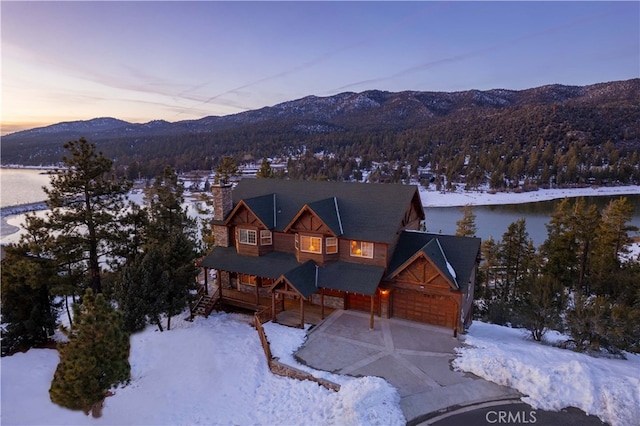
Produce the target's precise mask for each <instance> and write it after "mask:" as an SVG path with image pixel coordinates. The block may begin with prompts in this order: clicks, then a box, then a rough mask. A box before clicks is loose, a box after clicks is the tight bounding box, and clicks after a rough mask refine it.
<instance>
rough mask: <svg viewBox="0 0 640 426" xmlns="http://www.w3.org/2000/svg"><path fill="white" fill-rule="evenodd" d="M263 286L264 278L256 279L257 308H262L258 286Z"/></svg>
mask: <svg viewBox="0 0 640 426" xmlns="http://www.w3.org/2000/svg"><path fill="white" fill-rule="evenodd" d="M261 284H262V278H261V277H256V306H260V287H258V286H259V285H261Z"/></svg>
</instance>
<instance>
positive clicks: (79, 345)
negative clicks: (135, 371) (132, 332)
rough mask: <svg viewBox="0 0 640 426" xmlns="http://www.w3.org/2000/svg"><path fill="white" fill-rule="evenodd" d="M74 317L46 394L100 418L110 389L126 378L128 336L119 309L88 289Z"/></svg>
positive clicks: (127, 371)
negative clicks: (67, 340)
mask: <svg viewBox="0 0 640 426" xmlns="http://www.w3.org/2000/svg"><path fill="white" fill-rule="evenodd" d="M74 316H75V323H74V325H73V326H72V327H71V330H70V332H69V333H68V335H69V343H67V344H66V345H65V346H63V347H61V348H60V363H59V364H58V367H57V368H56V372H55V374H54V376H53V381H52V382H51V388H50V389H49V396H50V397H51V401H53V402H54V403H56V404H58V405H61V406H63V407H66V408H69V409H71V410H82V411H84V412H85V414H88V413H89V412H90V411H91V412H92V414H93V415H94V417H99V416H100V409H101V406H102V401H103V400H104V399H105V397H106V396H107V395H108V391H109V389H111V388H112V387H113V386H115V385H118V384H120V383H124V382H126V381H127V380H129V377H130V371H131V366H130V365H129V360H128V358H129V349H130V342H129V335H128V334H127V333H125V332H123V330H122V319H121V317H120V315H119V314H118V312H117V311H115V309H114V308H113V307H112V306H111V305H110V304H109V303H108V302H107V301H106V300H105V299H104V296H103V295H102V294H97V295H94V294H93V291H91V290H90V289H87V291H86V293H85V294H84V297H83V301H82V304H81V305H79V304H75V305H74Z"/></svg>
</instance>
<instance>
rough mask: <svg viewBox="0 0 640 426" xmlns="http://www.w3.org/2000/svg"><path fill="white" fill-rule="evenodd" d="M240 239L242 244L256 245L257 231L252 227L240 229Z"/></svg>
mask: <svg viewBox="0 0 640 426" xmlns="http://www.w3.org/2000/svg"><path fill="white" fill-rule="evenodd" d="M238 239H239V241H240V244H252V245H254V246H255V245H256V231H254V230H252V229H239V230H238Z"/></svg>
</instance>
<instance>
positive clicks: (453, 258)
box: [387, 231, 481, 291]
mask: <svg viewBox="0 0 640 426" xmlns="http://www.w3.org/2000/svg"><path fill="white" fill-rule="evenodd" d="M480 241H481V240H480V238H475V237H457V236H454V235H441V234H431V233H426V232H414V231H404V232H402V234H400V239H399V240H398V245H397V246H396V250H395V252H394V253H393V257H392V258H391V262H390V263H389V269H388V274H387V279H390V280H391V279H393V278H392V276H393V275H395V274H396V273H397V272H399V269H401V268H403V267H404V266H405V264H406V263H407V261H408V260H409V259H411V258H412V257H413V256H414V255H415V254H416V253H418V252H420V251H422V252H423V253H424V254H425V255H427V256H429V258H430V259H431V260H432V261H433V262H434V263H435V264H436V265H437V266H438V268H439V269H440V270H441V271H442V273H443V274H445V276H447V277H448V278H449V279H450V280H451V282H453V283H454V284H456V283H457V286H458V288H459V289H460V290H461V291H466V289H467V287H468V285H469V280H470V279H471V274H472V273H473V271H474V268H475V266H476V260H477V257H478V254H479V252H480ZM447 263H448V264H450V265H451V267H452V269H453V272H455V276H454V274H453V273H452V271H450V270H449V268H448V266H447Z"/></svg>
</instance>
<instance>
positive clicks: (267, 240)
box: [260, 229, 273, 246]
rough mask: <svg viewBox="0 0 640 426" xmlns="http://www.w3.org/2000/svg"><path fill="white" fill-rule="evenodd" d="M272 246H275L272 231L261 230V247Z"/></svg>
mask: <svg viewBox="0 0 640 426" xmlns="http://www.w3.org/2000/svg"><path fill="white" fill-rule="evenodd" d="M271 244H273V239H272V237H271V231H269V230H268V229H267V230H265V229H263V230H261V231H260V245H263V246H270V245H271Z"/></svg>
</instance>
